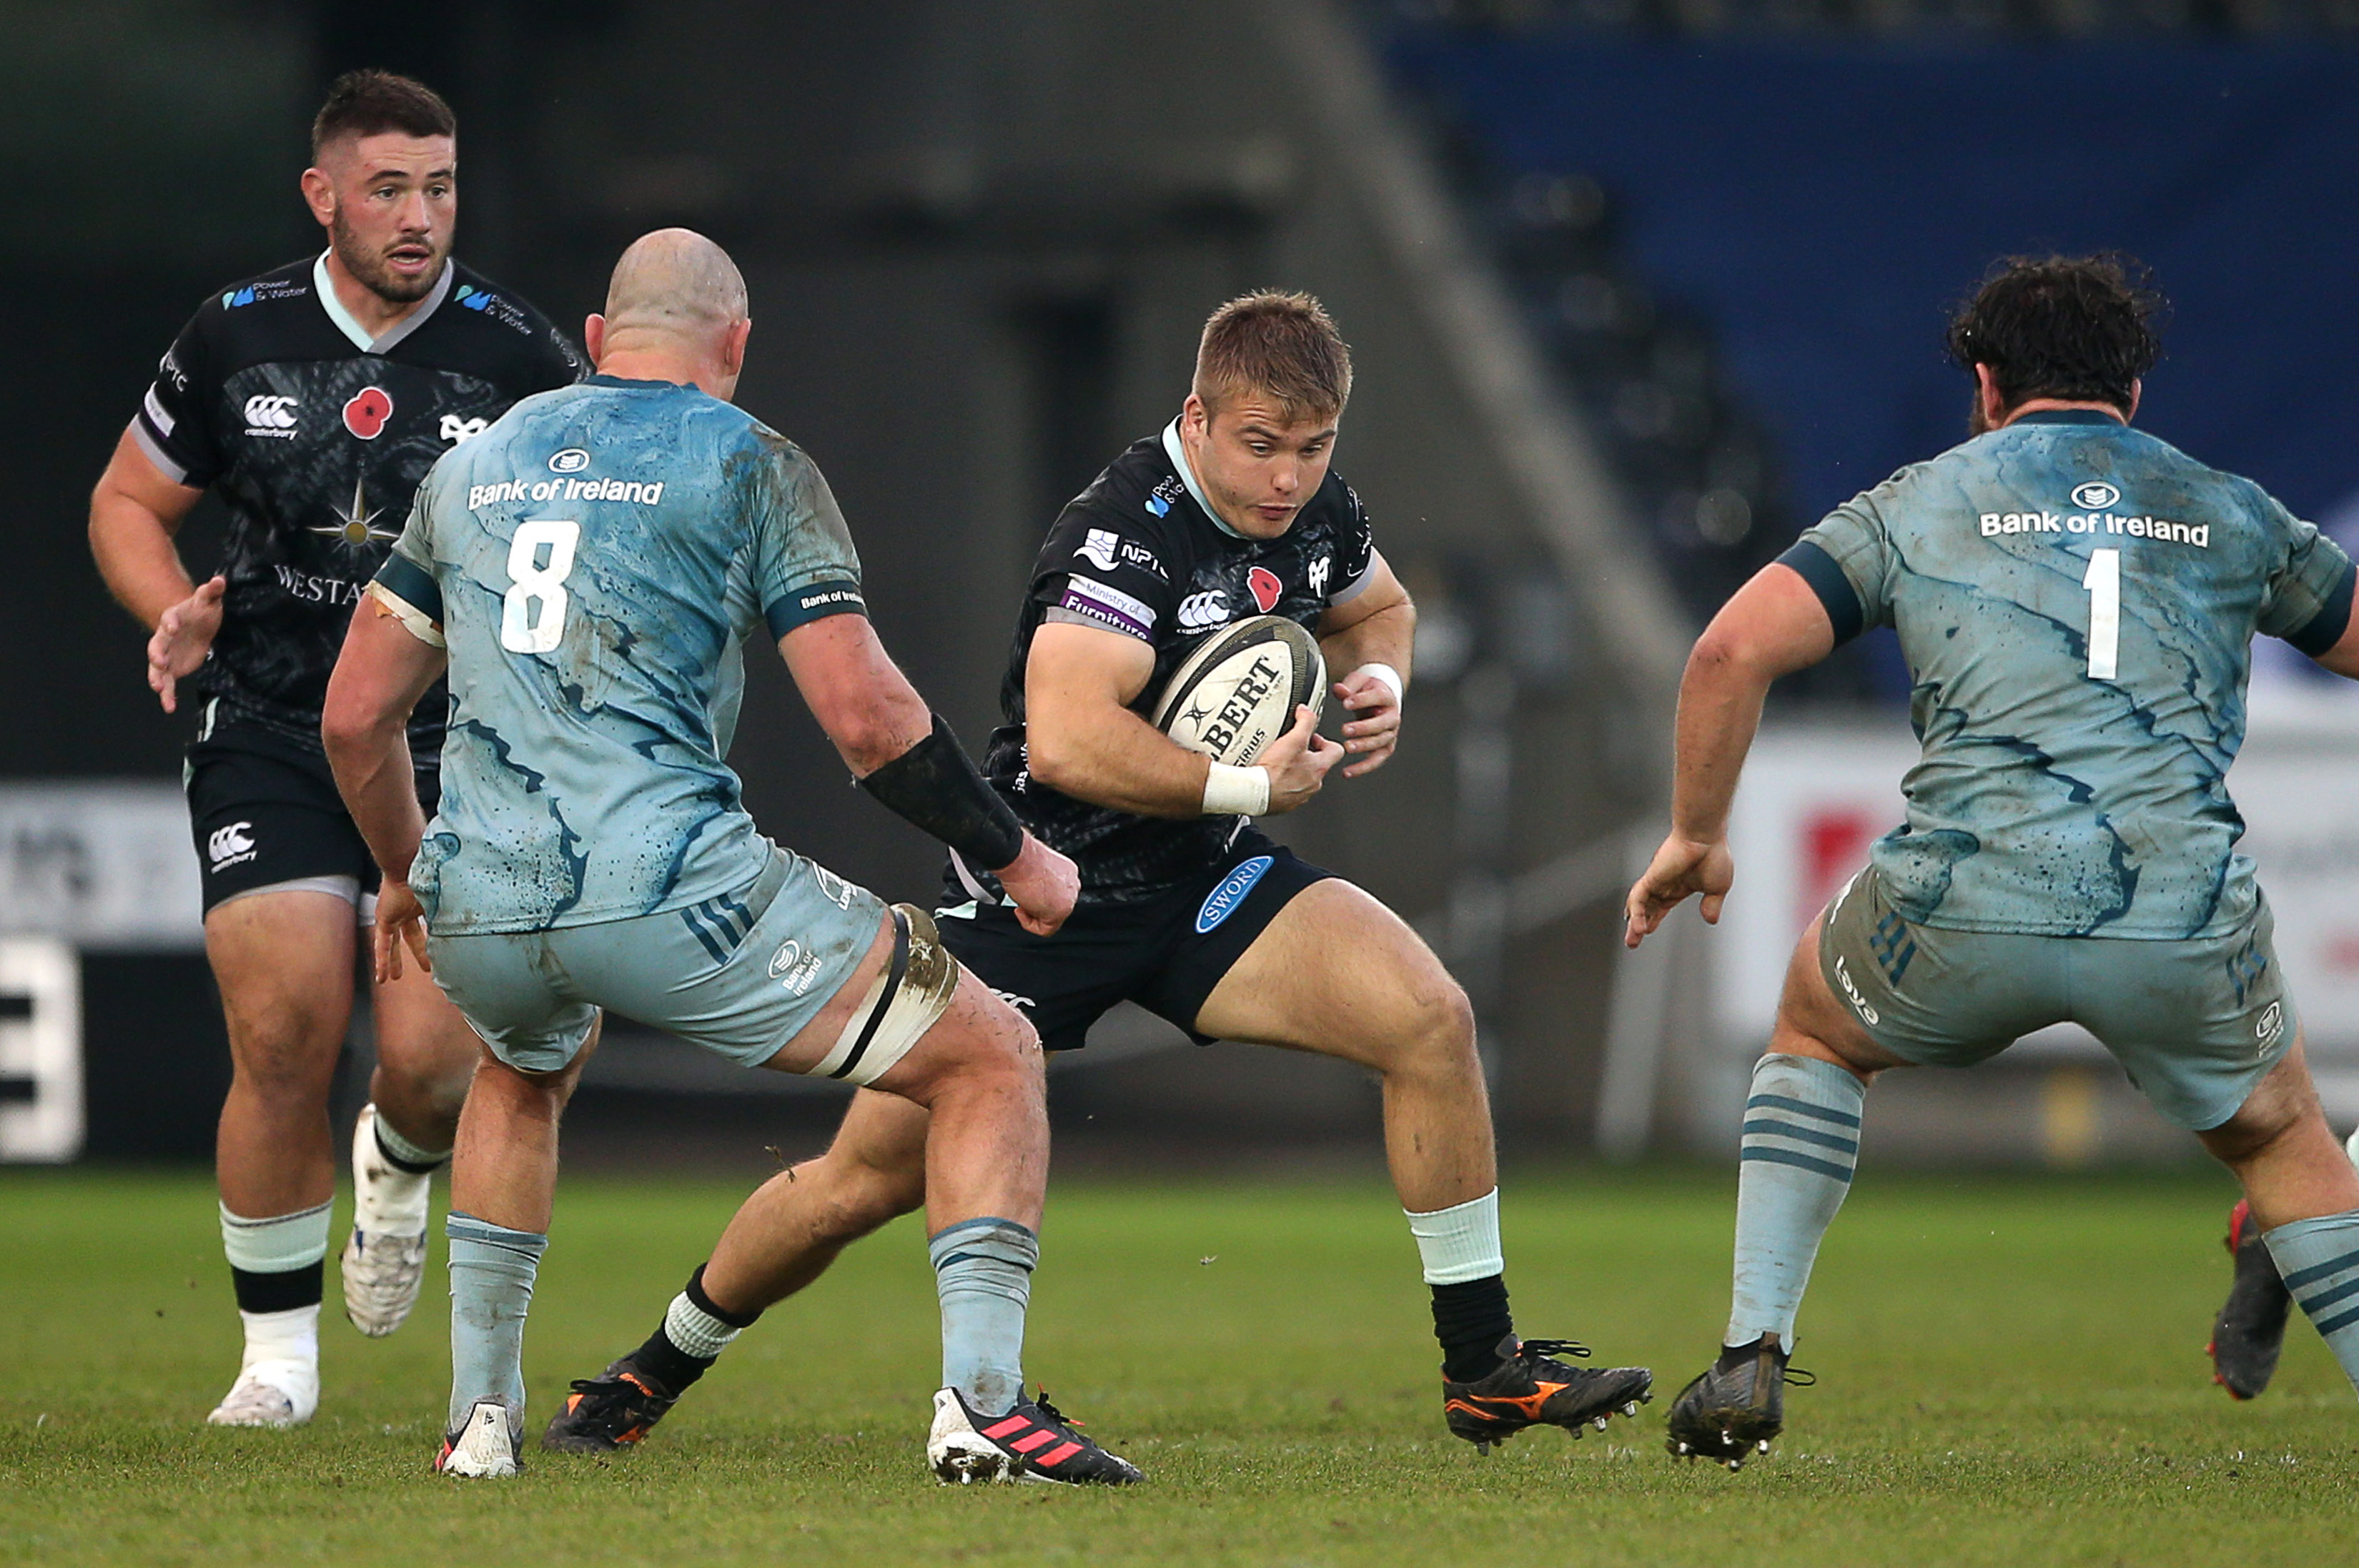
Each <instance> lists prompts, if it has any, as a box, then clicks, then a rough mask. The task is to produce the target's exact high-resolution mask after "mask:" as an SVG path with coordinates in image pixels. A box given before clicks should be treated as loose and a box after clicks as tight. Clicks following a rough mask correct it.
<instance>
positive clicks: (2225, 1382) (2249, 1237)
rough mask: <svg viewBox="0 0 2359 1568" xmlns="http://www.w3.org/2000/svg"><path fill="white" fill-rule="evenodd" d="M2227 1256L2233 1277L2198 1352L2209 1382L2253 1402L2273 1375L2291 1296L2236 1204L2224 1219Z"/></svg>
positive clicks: (2247, 1211) (2249, 1216) (2248, 1214)
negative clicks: (2207, 1361) (2203, 1355)
mask: <svg viewBox="0 0 2359 1568" xmlns="http://www.w3.org/2000/svg"><path fill="white" fill-rule="evenodd" d="M2228 1256H2229V1257H2231V1258H2233V1259H2234V1260H2236V1272H2235V1277H2234V1281H2232V1282H2231V1283H2230V1284H2229V1286H2228V1299H2227V1300H2226V1301H2224V1302H2223V1303H2220V1315H2219V1316H2217V1317H2215V1318H2213V1319H2212V1343H2211V1344H2209V1345H2206V1346H2204V1347H2203V1348H2204V1349H2205V1350H2207V1351H2209V1352H2210V1353H2211V1356H2212V1381H2213V1382H2215V1383H2217V1384H2219V1385H2220V1386H2221V1387H2222V1388H2223V1389H2225V1390H2228V1397H2229V1398H2230V1399H2232V1400H2250V1399H2257V1398H2259V1397H2260V1394H2261V1391H2262V1390H2264V1389H2267V1387H2268V1386H2269V1379H2271V1378H2273V1377H2275V1376H2277V1352H2279V1351H2280V1350H2283V1349H2284V1348H2285V1331H2286V1313H2287V1311H2288V1308H2290V1307H2291V1306H2292V1305H2293V1292H2290V1291H2288V1290H2287V1289H2286V1287H2285V1281H2284V1280H2282V1279H2281V1278H2279V1277H2278V1275H2277V1260H2276V1259H2275V1258H2272V1257H2270V1256H2269V1249H2267V1247H2266V1246H2264V1245H2262V1242H2261V1227H2259V1226H2257V1225H2256V1224H2254V1223H2253V1211H2252V1209H2251V1208H2249V1207H2248V1206H2245V1203H2244V1202H2243V1201H2242V1200H2239V1201H2238V1202H2237V1205H2236V1206H2235V1208H2234V1209H2233V1210H2231V1211H2230V1213H2229V1215H2228Z"/></svg>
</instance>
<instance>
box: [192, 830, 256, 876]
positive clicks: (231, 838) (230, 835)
mask: <svg viewBox="0 0 2359 1568" xmlns="http://www.w3.org/2000/svg"><path fill="white" fill-rule="evenodd" d="M253 827H254V824H253V823H251V822H233V823H231V824H230V825H229V826H228V827H216V828H214V829H213V830H212V836H211V837H209V838H206V840H205V859H206V860H210V861H212V869H213V870H214V871H222V870H223V869H225V868H227V867H230V866H234V865H237V864H239V863H240V862H241V861H245V860H252V859H254V857H255V855H256V854H257V853H259V851H257V850H256V849H255V847H254V839H253V838H251V837H249V834H250V831H251V829H252V828H253Z"/></svg>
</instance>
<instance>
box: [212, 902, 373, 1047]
mask: <svg viewBox="0 0 2359 1568" xmlns="http://www.w3.org/2000/svg"><path fill="white" fill-rule="evenodd" d="M354 948H355V942H354V937H353V905H352V903H351V902H350V901H349V900H347V899H344V898H342V897H340V896H338V895H337V894H335V893H332V892H314V891H310V890H305V891H297V892H256V893H253V894H249V895H247V896H245V897H240V898H235V899H232V900H230V901H229V902H227V903H220V904H216V905H214V907H213V909H212V912H211V913H210V914H207V915H206V916H205V956H206V957H207V958H208V959H209V960H210V961H211V962H212V970H213V979H214V981H215V983H216V984H217V985H219V987H220V988H221V995H222V1012H223V1017H224V1018H225V1020H226V1021H227V1022H228V1025H229V1038H230V1054H231V1056H232V1058H233V1060H234V1062H235V1064H236V1066H237V1070H238V1073H239V1074H240V1076H244V1077H246V1078H248V1079H254V1078H256V1077H260V1078H266V1079H276V1078H288V1079H293V1080H299V1081H302V1082H306V1083H310V1082H313V1081H316V1082H317V1083H319V1084H321V1085H324V1084H325V1082H326V1080H327V1076H328V1075H329V1074H330V1073H332V1071H333V1069H334V1067H335V1061H336V1054H337V1052H338V1051H340V1050H341V1049H342V1045H343V1042H344V1029H345V1026H346V1024H347V1023H348V1022H350V1020H351V1017H352V1003H353V953H354Z"/></svg>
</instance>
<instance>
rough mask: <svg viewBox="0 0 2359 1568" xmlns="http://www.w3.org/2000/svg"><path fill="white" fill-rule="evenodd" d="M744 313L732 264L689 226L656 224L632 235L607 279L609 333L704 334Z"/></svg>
mask: <svg viewBox="0 0 2359 1568" xmlns="http://www.w3.org/2000/svg"><path fill="white" fill-rule="evenodd" d="M745 319H746V314H745V277H744V276H743V275H742V274H740V273H739V272H738V270H737V264H736V263H735V262H733V261H731V260H730V259H729V253H728V252H727V251H724V250H723V249H722V248H721V247H720V246H719V245H716V244H714V243H712V241H711V240H708V239H706V238H705V237H704V236H703V235H702V234H700V233H698V232H696V231H695V230H693V229H658V230H657V231H656V232H653V233H651V234H642V235H641V236H639V238H637V239H636V240H634V241H632V242H631V247H630V249H628V250H626V251H625V252H624V253H623V259H622V260H620V261H618V262H616V263H615V264H614V277H613V278H612V279H610V280H609V281H608V283H607V285H606V330H607V331H608V332H609V333H616V332H637V331H654V332H666V333H673V334H677V335H679V336H680V337H683V338H690V339H694V338H704V337H709V336H711V335H712V334H713V333H716V332H720V331H723V330H726V329H728V328H729V327H731V326H733V325H734V324H735V323H737V322H739V321H743V320H745Z"/></svg>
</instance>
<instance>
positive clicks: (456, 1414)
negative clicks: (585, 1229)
mask: <svg viewBox="0 0 2359 1568" xmlns="http://www.w3.org/2000/svg"><path fill="white" fill-rule="evenodd" d="M442 1234H443V1235H444V1236H445V1237H447V1238H449V1242H450V1249H451V1406H450V1421H449V1422H448V1423H447V1425H446V1426H445V1429H444V1430H446V1431H450V1432H457V1431H458V1430H459V1429H460V1428H462V1427H463V1426H465V1425H466V1424H467V1417H468V1415H469V1413H470V1412H472V1411H473V1410H474V1408H475V1401H476V1400H500V1401H502V1402H503V1403H505V1404H506V1406H507V1407H508V1417H509V1420H510V1422H511V1423H512V1424H513V1425H514V1426H515V1427H516V1430H519V1431H521V1430H522V1429H523V1425H524V1319H525V1314H526V1313H527V1312H529V1311H530V1310H531V1309H532V1286H533V1279H534V1276H535V1275H537V1274H538V1272H539V1271H540V1255H541V1253H542V1252H544V1251H546V1250H547V1249H548V1247H549V1238H548V1237H546V1236H543V1235H541V1234H539V1233H538V1232H536V1231H529V1230H510V1229H509V1228H507V1227H506V1226H504V1225H494V1224H492V1223H491V1222H490V1221H488V1220H482V1219H477V1218H476V1217H474V1216H473V1215H472V1214H462V1213H460V1212H459V1211H458V1210H456V1209H453V1210H451V1213H450V1214H449V1216H447V1217H445V1218H444V1220H443V1222H442Z"/></svg>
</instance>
